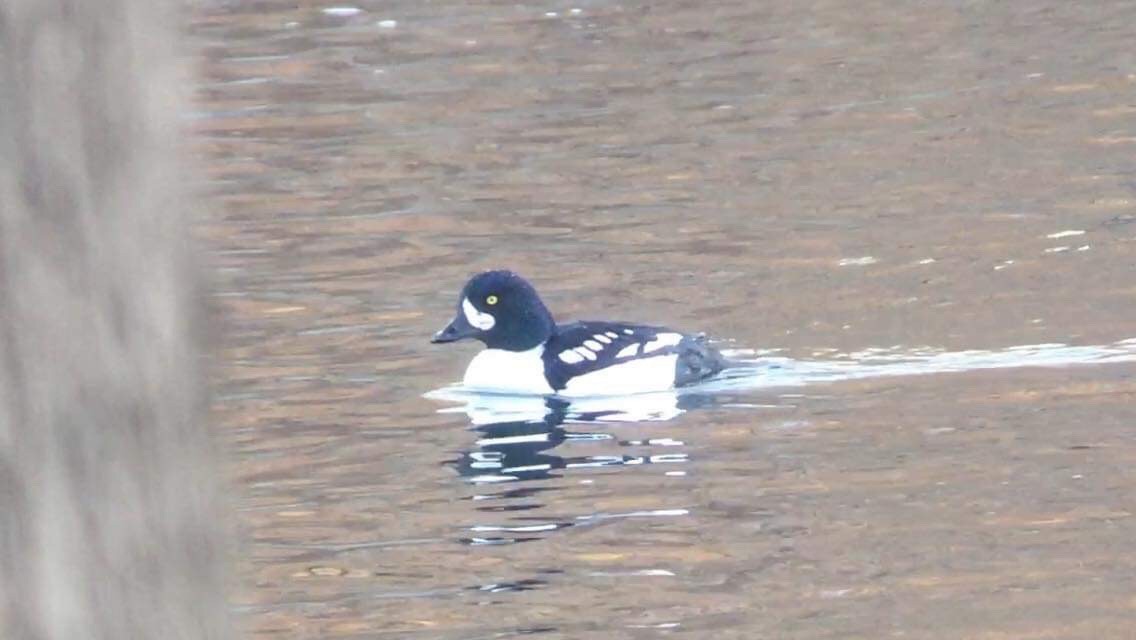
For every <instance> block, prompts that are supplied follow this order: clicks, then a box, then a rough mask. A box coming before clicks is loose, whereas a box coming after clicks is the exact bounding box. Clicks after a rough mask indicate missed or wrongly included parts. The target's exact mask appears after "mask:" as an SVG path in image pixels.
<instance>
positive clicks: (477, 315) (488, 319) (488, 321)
mask: <svg viewBox="0 0 1136 640" xmlns="http://www.w3.org/2000/svg"><path fill="white" fill-rule="evenodd" d="M462 313H464V314H465V319H466V322H468V323H470V324H471V325H473V326H475V327H477V328H478V329H481V330H482V331H489V330H490V329H492V328H493V325H495V324H497V320H496V319H495V318H494V317H493V315H492V314H488V313H482V312H480V311H478V310H477V307H475V306H473V303H472V302H470V301H469V298H463V299H462Z"/></svg>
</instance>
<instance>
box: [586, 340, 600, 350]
mask: <svg viewBox="0 0 1136 640" xmlns="http://www.w3.org/2000/svg"><path fill="white" fill-rule="evenodd" d="M584 346H585V347H587V348H589V349H591V350H592V351H597V352H598V351H599V350H600V349H603V345H602V344H600V343H598V342H596V341H595V340H585V341H584Z"/></svg>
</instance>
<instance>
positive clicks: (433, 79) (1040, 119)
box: [188, 0, 1136, 640]
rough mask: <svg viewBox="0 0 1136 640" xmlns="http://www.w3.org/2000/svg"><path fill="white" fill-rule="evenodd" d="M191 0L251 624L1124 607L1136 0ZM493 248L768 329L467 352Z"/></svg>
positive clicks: (821, 621) (1059, 624)
mask: <svg viewBox="0 0 1136 640" xmlns="http://www.w3.org/2000/svg"><path fill="white" fill-rule="evenodd" d="M189 18H190V20H191V31H192V34H193V38H194V43H195V45H196V46H198V47H199V50H200V52H201V55H200V60H199V63H200V64H199V71H200V81H199V82H200V84H199V86H198V87H197V88H196V95H197V97H198V101H197V107H196V110H195V111H194V112H193V113H191V114H189V116H188V126H189V127H191V129H192V130H193V132H194V135H195V140H196V146H197V149H198V150H199V151H200V153H201V156H202V157H203V158H204V168H205V175H206V177H207V179H208V181H207V184H206V186H205V189H206V190H207V192H208V193H209V194H211V196H212V202H213V203H214V206H213V216H212V217H211V218H210V219H209V220H208V221H207V222H205V223H203V224H202V226H201V229H200V234H201V235H202V236H203V238H204V239H205V240H206V241H207V242H208V244H209V246H210V247H211V252H212V256H213V261H214V263H215V264H216V266H217V268H218V273H219V275H218V277H217V283H216V289H217V295H216V305H217V307H218V308H219V309H220V311H221V313H220V315H221V316H222V318H223V320H222V321H221V324H222V328H223V330H224V331H223V335H224V338H223V342H222V344H221V349H222V355H223V358H222V359H221V361H222V364H221V365H220V366H219V367H218V371H217V376H216V416H217V419H218V422H219V423H220V424H221V425H222V428H223V434H224V437H225V439H226V443H227V445H228V446H229V448H230V450H231V452H232V453H231V458H232V462H233V470H234V471H233V475H234V478H235V483H236V486H237V489H238V490H237V492H236V494H235V496H234V504H235V507H236V509H237V512H238V514H239V518H240V522H241V525H242V530H243V534H244V540H245V542H244V546H243V549H242V553H241V555H242V557H243V558H244V561H243V563H242V566H241V572H240V576H239V577H240V584H241V587H242V588H241V590H240V591H239V594H238V598H237V599H238V603H237V606H238V607H239V609H240V610H241V611H242V612H243V613H244V614H245V616H246V621H247V625H248V628H249V630H250V631H251V632H252V634H253V636H254V637H258V638H270V637H281V638H387V637H390V638H419V639H447V640H448V639H451V638H452V639H459V638H460V639H474V638H508V637H516V636H523V635H534V636H537V637H543V638H630V639H639V638H654V637H662V636H686V637H691V638H705V637H715V638H758V637H785V638H845V637H872V638H878V637H891V636H902V637H918V638H951V639H955V638H1073V637H1078V638H1101V637H1127V635H1129V634H1130V633H1131V628H1132V624H1133V622H1134V621H1136V595H1134V594H1136V588H1134V586H1136V585H1134V578H1133V576H1134V575H1136V561H1134V558H1136V553H1134V552H1136V543H1134V542H1133V540H1136V519H1134V517H1133V512H1134V510H1136V503H1134V498H1133V496H1134V495H1136V494H1134V492H1133V482H1134V481H1136V472H1134V471H1133V469H1134V468H1136V467H1134V464H1136V437H1134V432H1133V424H1136V407H1134V405H1133V398H1134V394H1136V380H1134V378H1133V374H1134V373H1136V367H1134V366H1133V365H1132V364H1129V362H1130V361H1131V360H1132V359H1133V357H1132V356H1133V352H1134V351H1136V347H1134V345H1133V343H1132V342H1131V341H1130V340H1129V339H1130V338H1132V337H1133V336H1136V323H1134V322H1133V317H1134V315H1133V310H1134V304H1133V296H1134V295H1136V286H1134V285H1133V282H1134V279H1133V276H1134V268H1133V264H1134V262H1133V259H1134V251H1133V249H1134V238H1136V235H1134V233H1136V225H1133V222H1136V196H1134V195H1133V190H1134V186H1136V182H1134V178H1133V176H1134V175H1136V173H1134V172H1136V49H1134V48H1133V47H1132V42H1133V41H1134V38H1136V28H1134V27H1133V26H1132V25H1134V24H1136V7H1134V6H1133V5H1132V3H1131V2H1107V1H1106V2H1094V3H1057V2H1034V3H939V4H934V3H930V4H928V3H899V4H896V3H877V2H866V3H863V2H862V3H851V2H826V1H819V0H818V1H810V2H802V3H748V2H720V3H713V4H706V3H696V2H653V3H640V4H635V3H609V2H582V3H579V4H575V5H572V4H567V5H564V4H555V3H489V4H480V5H472V4H465V3H457V2H451V3H446V2H398V1H395V2H385V3H377V2H376V3H371V4H359V5H350V4H338V5H330V4H329V5H323V4H319V3H299V4H297V3H289V2H275V1H263V2H239V3H238V2H210V3H207V4H204V5H202V6H199V7H198V8H197V10H196V11H195V12H193V13H192V14H191V15H190V16H189ZM501 266H504V267H510V268H513V269H515V270H518V271H520V272H522V273H524V274H525V275H527V276H528V277H529V278H530V279H531V280H533V281H534V282H535V283H536V285H537V286H538V288H539V289H540V290H541V291H542V293H543V294H544V296H545V298H546V301H547V302H548V303H549V305H550V306H551V307H552V309H553V311H554V313H556V314H557V316H558V317H559V318H561V319H563V320H569V319H574V318H610V319H624V320H634V321H642V322H650V323H658V324H666V325H669V326H673V327H676V328H681V329H686V330H691V331H706V332H707V333H709V334H710V335H712V336H715V337H717V338H718V339H720V340H722V341H723V345H724V346H725V347H727V348H731V349H736V350H737V352H736V353H738V354H741V355H743V356H745V357H748V358H751V359H753V363H752V364H753V366H752V368H751V369H750V370H748V371H746V372H743V373H744V375H739V376H734V377H729V378H727V379H725V380H720V381H717V382H716V383H713V384H711V385H708V386H706V387H703V388H699V389H695V390H691V391H689V392H685V393H682V394H651V395H649V396H641V397H633V398H623V399H608V400H604V401H591V402H578V403H574V404H566V403H563V402H560V401H557V400H544V399H535V398H512V399H509V398H486V397H478V396H470V395H468V394H463V393H462V392H461V390H460V389H457V390H455V389H448V390H446V389H444V387H446V386H447V385H449V384H451V383H452V382H454V381H455V380H457V379H459V378H460V377H461V373H462V371H463V369H464V366H465V363H466V362H467V361H468V359H469V358H471V357H472V355H473V354H474V353H475V350H476V349H475V346H474V345H468V344H464V343H463V344H459V345H430V344H428V339H429V336H430V334H431V333H432V332H433V331H435V330H437V329H438V328H439V327H440V326H441V325H442V324H444V323H445V322H446V321H447V320H448V319H449V316H450V315H451V314H452V309H453V303H454V297H455V295H456V292H457V291H458V289H459V287H460V286H461V284H462V283H463V282H464V280H465V279H466V278H467V277H468V275H469V274H470V273H472V272H474V271H476V270H479V269H483V268H489V267H501ZM1026 365H1029V366H1026ZM439 389H442V390H441V391H438V390H439ZM431 392H433V393H431Z"/></svg>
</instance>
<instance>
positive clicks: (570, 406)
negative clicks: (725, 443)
mask: <svg viewBox="0 0 1136 640" xmlns="http://www.w3.org/2000/svg"><path fill="white" fill-rule="evenodd" d="M429 396H430V397H432V398H435V399H442V400H447V401H455V402H458V403H460V404H459V406H456V407H449V408H446V409H442V412H443V413H464V414H465V415H466V417H467V418H468V419H469V421H470V423H471V427H472V429H473V431H474V432H475V433H476V434H477V435H476V439H475V441H474V443H473V446H472V447H471V448H469V449H467V450H465V451H462V452H460V453H459V455H458V457H457V458H456V459H453V460H450V461H448V464H450V465H451V466H452V467H453V468H454V469H455V470H456V471H457V472H458V474H459V475H460V476H461V477H462V478H464V479H465V480H466V481H467V482H468V483H470V484H472V485H474V486H476V487H478V490H477V492H476V493H475V494H474V495H472V496H470V498H469V499H470V500H473V501H474V502H476V503H477V507H476V509H477V511H479V512H481V513H505V512H512V515H511V516H510V519H509V521H508V524H479V525H475V526H473V527H470V531H471V532H472V533H473V534H474V535H473V536H472V537H469V538H466V539H465V540H464V541H465V542H467V543H468V544H475V545H487V544H511V543H517V542H525V541H529V540H535V539H539V538H541V537H543V536H544V535H547V534H548V533H549V532H552V531H556V530H559V529H564V528H567V527H576V526H581V525H588V524H598V523H599V522H601V521H608V520H610V519H612V518H618V517H621V516H636V517H640V516H643V515H645V514H643V513H640V512H636V513H634V514H587V515H581V516H576V517H574V518H568V519H565V518H549V517H541V516H538V515H535V514H534V515H532V516H527V515H521V514H520V513H517V512H525V511H534V510H538V509H541V507H543V506H544V505H543V504H542V503H541V501H540V500H538V499H536V497H537V496H538V495H539V494H541V493H543V492H546V491H552V490H556V489H562V488H563V483H562V482H561V483H556V482H548V483H539V484H538V483H536V482H527V481H547V480H551V479H557V478H561V477H562V476H563V475H565V474H567V473H570V472H571V471H572V470H576V469H578V470H581V471H583V470H585V469H592V468H597V467H618V466H631V465H647V464H681V463H684V462H686V461H687V454H686V453H685V452H683V451H682V448H683V447H684V446H685V443H684V442H683V441H680V440H675V439H673V438H647V439H641V440H635V439H619V438H618V437H617V435H616V433H617V432H613V431H612V430H611V429H609V428H601V427H606V425H613V424H617V423H643V422H663V421H668V420H672V419H674V418H676V417H678V416H679V415H681V414H683V413H685V412H686V411H687V410H689V409H691V408H694V407H699V406H704V405H706V404H707V403H708V402H711V399H710V397H709V396H699V395H694V394H684V395H680V394H676V393H673V392H668V393H653V394H642V395H637V396H627V397H612V398H597V399H583V400H572V401H568V400H564V399H560V398H555V397H538V396H531V397H522V396H503V395H487V394H474V393H470V392H468V391H463V390H459V389H449V390H441V391H436V392H432V393H431V394H429ZM588 425H592V426H593V427H595V428H594V429H588ZM589 443H595V444H596V445H597V446H599V447H602V448H603V449H605V450H607V451H608V452H611V451H612V450H613V449H617V451H616V452H614V453H605V454H591V455H569V454H566V453H563V452H558V451H557V449H558V448H560V447H562V446H565V447H566V448H568V449H570V450H573V451H574V450H576V447H575V446H569V445H584V446H587V445H588V444H589ZM618 449H634V450H635V453H622V452H619V451H618ZM644 449H646V453H644ZM683 473H684V472H681V471H672V472H671V474H672V475H682V474H683ZM580 482H581V483H582V484H589V483H591V482H592V479H590V478H588V477H587V475H583V477H582V478H581V480H580ZM495 485H499V486H495ZM647 515H650V514H647ZM658 515H674V514H669V513H668V514H658Z"/></svg>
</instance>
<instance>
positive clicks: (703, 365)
mask: <svg viewBox="0 0 1136 640" xmlns="http://www.w3.org/2000/svg"><path fill="white" fill-rule="evenodd" d="M464 338H474V339H476V340H480V341H481V342H483V343H485V346H486V347H487V348H486V349H485V350H484V351H482V352H481V353H479V354H477V356H476V357H474V359H473V361H471V362H470V363H469V367H468V368H467V369H466V372H465V378H464V379H463V380H462V383H463V384H464V385H465V386H466V387H470V388H474V389H480V390H485V391H496V392H503V393H521V394H557V395H563V396H596V395H621V394H629V393H646V392H651V391H663V390H666V389H671V388H674V387H679V386H683V385H687V384H691V383H693V382H697V381H699V380H702V379H704V378H706V377H708V376H711V375H713V374H715V373H717V372H719V371H721V370H722V369H723V368H724V367H725V364H726V361H725V359H724V358H723V357H722V355H721V354H720V353H718V351H717V350H716V349H714V348H713V347H711V346H710V345H709V344H707V342H706V339H705V337H704V336H701V335H697V336H692V335H686V334H682V333H679V332H677V331H672V330H670V329H666V328H663V327H652V326H646V325H640V324H629V323H626V322H573V323H571V324H562V325H558V324H556V322H555V321H554V320H553V319H552V314H551V313H549V311H548V308H547V307H545V306H544V303H543V302H541V300H540V296H538V295H537V293H536V289H534V288H533V287H532V285H531V284H529V283H528V282H527V281H525V279H524V278H522V277H520V276H519V275H517V274H515V273H513V272H511V271H486V272H484V273H480V274H478V275H476V276H474V277H473V278H471V279H470V281H469V282H467V283H466V285H465V287H464V288H463V289H462V291H461V295H460V296H459V298H458V310H457V315H456V317H455V318H454V319H453V321H452V322H450V324H449V325H447V326H446V328H445V329H442V330H441V331H439V332H438V333H436V334H435V335H434V339H433V340H432V342H435V343H439V342H454V341H456V340H462V339H464Z"/></svg>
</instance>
